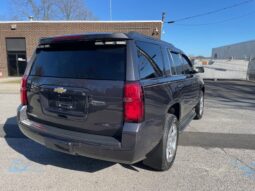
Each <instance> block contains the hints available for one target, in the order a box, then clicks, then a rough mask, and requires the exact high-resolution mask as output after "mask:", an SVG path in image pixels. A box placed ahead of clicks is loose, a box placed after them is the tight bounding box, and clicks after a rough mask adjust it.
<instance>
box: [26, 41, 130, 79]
mask: <svg viewBox="0 0 255 191" xmlns="http://www.w3.org/2000/svg"><path fill="white" fill-rule="evenodd" d="M125 63H126V47H125V45H95V43H92V42H91V43H88V42H87V43H79V44H77V43H68V44H63V43H61V44H53V45H47V46H45V47H44V48H38V49H37V50H36V57H35V59H34V60H33V63H32V70H31V73H30V75H32V76H42V77H57V78H77V79H98V80H125V65H126V64H125Z"/></svg>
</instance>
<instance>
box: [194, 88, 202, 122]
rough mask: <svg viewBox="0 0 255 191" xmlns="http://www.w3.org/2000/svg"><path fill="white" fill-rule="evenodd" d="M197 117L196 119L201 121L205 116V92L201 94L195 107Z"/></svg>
mask: <svg viewBox="0 0 255 191" xmlns="http://www.w3.org/2000/svg"><path fill="white" fill-rule="evenodd" d="M195 112H196V116H195V118H194V119H201V118H202V117H203V114H204V92H203V91H201V92H200V98H199V102H198V104H197V105H196V107H195Z"/></svg>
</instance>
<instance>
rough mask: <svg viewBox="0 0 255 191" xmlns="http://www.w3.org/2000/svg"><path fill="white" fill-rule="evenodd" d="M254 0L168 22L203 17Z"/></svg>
mask: <svg viewBox="0 0 255 191" xmlns="http://www.w3.org/2000/svg"><path fill="white" fill-rule="evenodd" d="M253 1H254V0H246V1H242V2H240V3H237V4H233V5H231V6H228V7H223V8H220V9H216V10H212V11H208V12H205V13H200V14H197V15H192V16H188V17H183V18H180V19H176V20H173V21H169V22H167V23H169V24H172V23H176V22H180V21H184V20H189V19H193V18H197V17H202V16H206V15H211V14H215V13H218V12H222V11H225V10H227V9H232V8H235V7H239V6H241V5H244V4H247V3H251V2H253Z"/></svg>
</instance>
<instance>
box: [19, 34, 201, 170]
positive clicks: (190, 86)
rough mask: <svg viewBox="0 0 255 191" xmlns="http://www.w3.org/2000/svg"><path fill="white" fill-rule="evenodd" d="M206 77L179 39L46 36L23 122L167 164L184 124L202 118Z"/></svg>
mask: <svg viewBox="0 0 255 191" xmlns="http://www.w3.org/2000/svg"><path fill="white" fill-rule="evenodd" d="M204 91H205V89H204V83H203V80H202V79H201V78H200V77H199V76H198V75H197V71H195V70H194V69H193V67H192V64H191V62H190V60H189V59H188V57H187V56H186V55H185V54H184V53H183V52H182V51H181V50H179V49H177V48H175V47H174V46H173V45H171V44H169V43H166V42H163V41H161V40H157V39H154V38H151V37H147V36H144V35H141V34H138V33H134V32H130V33H127V34H125V33H105V34H84V35H83V34H81V35H66V36H58V37H51V38H42V39H41V40H40V42H39V45H38V47H37V49H36V51H35V53H34V55H33V57H32V59H31V60H30V62H29V63H28V65H27V68H26V72H25V75H24V77H23V79H22V87H21V105H20V106H19V107H18V124H19V127H20V129H21V131H22V132H23V133H24V134H25V135H26V136H27V137H29V138H31V139H33V140H35V141H36V142H38V143H40V144H43V145H45V146H46V147H48V148H51V149H54V150H57V151H61V152H65V153H69V154H74V155H82V156H87V157H92V158H96V159H102V160H107V161H114V162H119V163H126V164H133V163H137V162H139V161H143V162H144V164H146V165H148V166H150V167H152V168H154V169H157V170H167V169H169V168H170V167H171V165H172V164H173V162H174V159H175V155H176V151H177V144H178V135H179V131H182V130H184V128H185V127H186V126H187V125H188V124H189V123H190V121H191V120H193V119H194V118H195V119H200V118H202V115H203V111H204Z"/></svg>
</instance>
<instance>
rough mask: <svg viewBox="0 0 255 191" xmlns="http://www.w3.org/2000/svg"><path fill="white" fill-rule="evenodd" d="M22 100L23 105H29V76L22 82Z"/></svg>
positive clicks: (23, 78) (24, 77)
mask: <svg viewBox="0 0 255 191" xmlns="http://www.w3.org/2000/svg"><path fill="white" fill-rule="evenodd" d="M20 100H21V104H22V105H27V76H23V77H22V80H21V88H20Z"/></svg>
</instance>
